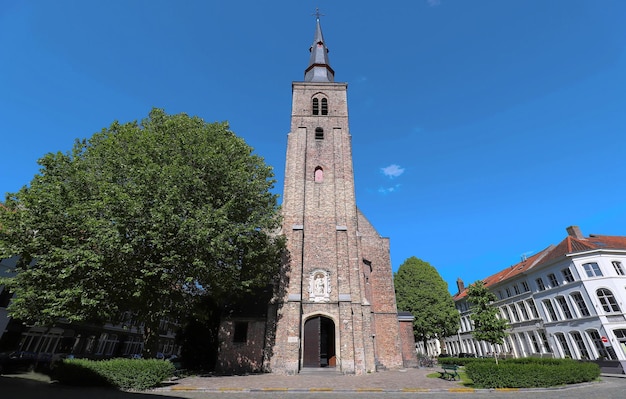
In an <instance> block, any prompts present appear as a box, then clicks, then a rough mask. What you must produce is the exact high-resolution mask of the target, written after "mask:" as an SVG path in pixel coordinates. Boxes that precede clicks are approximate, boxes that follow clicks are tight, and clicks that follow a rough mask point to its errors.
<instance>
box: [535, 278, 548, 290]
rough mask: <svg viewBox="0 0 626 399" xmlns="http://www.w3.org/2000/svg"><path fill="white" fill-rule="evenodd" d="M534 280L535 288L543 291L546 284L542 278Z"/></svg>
mask: <svg viewBox="0 0 626 399" xmlns="http://www.w3.org/2000/svg"><path fill="white" fill-rule="evenodd" d="M535 282H536V283H537V288H538V289H539V291H544V290H545V289H546V286H545V284H544V283H543V279H542V278H541V277H539V278H538V279H537V280H535Z"/></svg>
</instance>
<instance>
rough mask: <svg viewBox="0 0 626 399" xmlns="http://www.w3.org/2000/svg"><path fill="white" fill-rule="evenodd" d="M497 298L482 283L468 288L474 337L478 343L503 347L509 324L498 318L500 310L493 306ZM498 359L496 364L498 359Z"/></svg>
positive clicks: (478, 282)
mask: <svg viewBox="0 0 626 399" xmlns="http://www.w3.org/2000/svg"><path fill="white" fill-rule="evenodd" d="M495 300H496V296H495V294H494V293H493V292H491V291H490V290H489V289H488V288H487V287H485V284H484V283H483V282H482V281H480V280H479V281H476V282H475V283H473V284H470V285H469V287H467V301H468V302H469V304H470V310H471V315H470V318H471V320H472V322H473V323H474V330H473V331H472V335H473V336H474V338H475V339H476V340H478V341H485V342H488V343H490V344H492V345H502V344H503V343H504V337H506V329H507V328H508V325H507V322H506V320H504V319H501V318H498V317H497V315H498V309H497V308H496V307H495V306H493V305H492V303H493V302H494V301H495ZM494 356H495V357H496V363H497V361H498V358H497V356H496V353H495V351H494Z"/></svg>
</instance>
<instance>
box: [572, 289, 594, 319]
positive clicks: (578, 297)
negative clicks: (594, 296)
mask: <svg viewBox="0 0 626 399" xmlns="http://www.w3.org/2000/svg"><path fill="white" fill-rule="evenodd" d="M571 297H572V299H573V300H574V303H575V304H576V307H577V308H578V313H579V314H580V315H581V316H583V317H584V316H590V313H589V308H588V307H587V303H586V302H585V298H583V296H582V294H581V293H580V292H572V294H571Z"/></svg>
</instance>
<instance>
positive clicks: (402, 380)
mask: <svg viewBox="0 0 626 399" xmlns="http://www.w3.org/2000/svg"><path fill="white" fill-rule="evenodd" d="M437 371H438V368H436V367H435V368H423V369H413V368H411V369H401V370H390V371H380V372H377V373H371V374H365V375H343V374H338V373H337V374H336V373H312V374H308V373H307V374H298V375H277V374H252V375H246V376H219V377H218V376H199V377H187V378H182V379H180V380H177V381H174V382H173V383H172V385H169V386H166V387H161V388H157V389H156V390H157V391H203V392H236V391H241V392H256V391H264V392H268V391H276V392H285V391H289V392H429V391H459V392H460V391H473V389H467V388H464V387H463V385H462V384H461V383H460V381H459V380H456V381H447V380H443V379H441V378H428V377H426V376H427V375H428V374H431V373H436V372H437Z"/></svg>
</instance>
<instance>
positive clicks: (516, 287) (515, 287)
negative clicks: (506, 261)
mask: <svg viewBox="0 0 626 399" xmlns="http://www.w3.org/2000/svg"><path fill="white" fill-rule="evenodd" d="M513 292H515V295H519V287H518V286H517V284H513Z"/></svg>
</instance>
